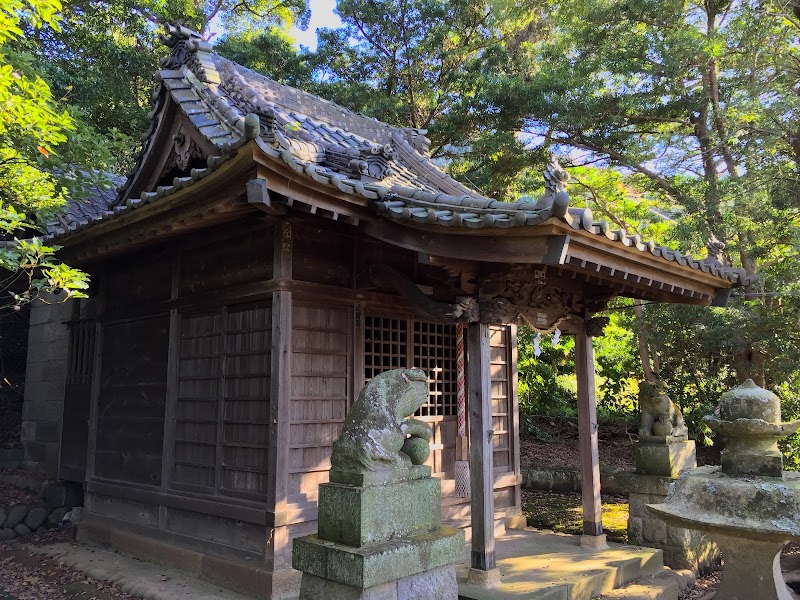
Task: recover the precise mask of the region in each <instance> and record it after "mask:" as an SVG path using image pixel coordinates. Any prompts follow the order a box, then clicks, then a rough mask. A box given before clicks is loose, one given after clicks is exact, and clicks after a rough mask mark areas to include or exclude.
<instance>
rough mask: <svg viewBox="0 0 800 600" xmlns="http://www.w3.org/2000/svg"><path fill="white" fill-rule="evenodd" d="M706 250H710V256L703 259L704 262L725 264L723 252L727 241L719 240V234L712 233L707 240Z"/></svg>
mask: <svg viewBox="0 0 800 600" xmlns="http://www.w3.org/2000/svg"><path fill="white" fill-rule="evenodd" d="M706 250H708V257H707V258H706V259H705V260H704V261H703V262H704V263H706V264H707V265H716V266H718V267H722V266H724V264H725V263H724V256H723V254H722V252H723V250H725V242H722V241H720V240H718V239H717V236H715V235H714V234H713V233H712V234H711V235H710V236H709V238H708V240H707V241H706Z"/></svg>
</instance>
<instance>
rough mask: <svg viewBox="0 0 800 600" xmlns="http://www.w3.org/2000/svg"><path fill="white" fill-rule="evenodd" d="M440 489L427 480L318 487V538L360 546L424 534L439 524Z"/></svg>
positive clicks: (437, 485) (431, 480) (323, 485)
mask: <svg viewBox="0 0 800 600" xmlns="http://www.w3.org/2000/svg"><path fill="white" fill-rule="evenodd" d="M441 496H442V488H441V482H440V481H439V480H438V479H433V478H427V479H417V480H410V481H400V482H395V483H386V484H384V485H376V486H370V487H353V486H351V485H343V484H339V483H324V484H322V485H320V486H319V537H320V538H321V539H324V540H329V541H332V542H338V543H340V544H346V545H348V546H355V547H361V546H366V545H367V544H374V543H378V542H384V541H387V540H391V539H395V538H402V537H405V536H409V535H417V534H420V533H427V532H430V531H434V530H436V529H438V528H439V526H440V525H441V522H442V516H441V515H442V509H441V503H442V498H441Z"/></svg>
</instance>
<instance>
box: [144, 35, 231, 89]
mask: <svg viewBox="0 0 800 600" xmlns="http://www.w3.org/2000/svg"><path fill="white" fill-rule="evenodd" d="M159 40H160V41H161V43H162V44H164V45H165V46H166V47H167V48H170V50H171V51H170V53H169V56H165V57H164V58H162V59H161V63H160V64H161V68H162V69H166V70H171V71H174V70H178V69H182V68H183V67H184V66H185V67H188V68H189V70H190V71H192V73H194V74H195V76H196V77H197V78H198V79H200V80H201V81H203V82H205V83H215V84H218V83H219V81H220V78H219V73H217V69H216V67H215V65H214V62H213V61H212V60H211V57H210V54H211V53H212V52H213V49H212V47H211V44H209V43H208V42H206V41H205V40H204V39H203V36H202V35H201V34H199V33H197V32H196V31H193V30H191V29H189V28H188V27H186V26H184V25H176V24H171V23H167V24H165V25H164V33H162V34H161V35H159Z"/></svg>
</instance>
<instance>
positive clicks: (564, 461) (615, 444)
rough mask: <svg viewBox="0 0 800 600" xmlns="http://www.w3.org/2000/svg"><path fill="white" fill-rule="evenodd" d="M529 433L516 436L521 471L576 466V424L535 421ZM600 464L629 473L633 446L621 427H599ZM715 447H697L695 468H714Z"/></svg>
mask: <svg viewBox="0 0 800 600" xmlns="http://www.w3.org/2000/svg"><path fill="white" fill-rule="evenodd" d="M532 428H533V431H532V432H520V437H521V439H520V460H521V462H522V468H523V469H525V468H535V467H573V468H578V467H579V465H580V451H579V449H578V421H577V420H576V419H551V418H548V417H539V418H537V419H535V420H534V421H533V426H532ZM598 437H599V439H598V448H599V452H600V464H601V465H603V466H606V467H609V468H611V469H614V470H631V471H632V470H633V469H634V468H635V465H634V461H633V442H634V440H635V439H636V436H635V435H633V434H629V433H628V432H627V431H626V430H625V427H624V426H623V425H616V424H602V423H601V424H600V428H599V429H598ZM719 451H720V448H719V446H710V447H698V448H697V464H698V465H699V466H702V465H715V464H716V465H718V464H719Z"/></svg>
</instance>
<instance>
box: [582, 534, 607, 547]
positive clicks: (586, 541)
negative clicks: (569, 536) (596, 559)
mask: <svg viewBox="0 0 800 600" xmlns="http://www.w3.org/2000/svg"><path fill="white" fill-rule="evenodd" d="M581 548H586V549H587V550H607V549H608V540H607V539H606V534H605V533H604V534H602V535H582V536H581Z"/></svg>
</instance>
